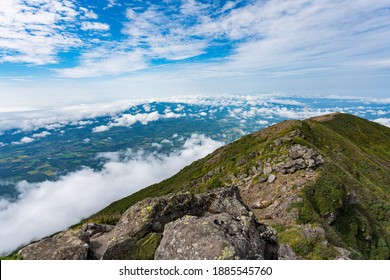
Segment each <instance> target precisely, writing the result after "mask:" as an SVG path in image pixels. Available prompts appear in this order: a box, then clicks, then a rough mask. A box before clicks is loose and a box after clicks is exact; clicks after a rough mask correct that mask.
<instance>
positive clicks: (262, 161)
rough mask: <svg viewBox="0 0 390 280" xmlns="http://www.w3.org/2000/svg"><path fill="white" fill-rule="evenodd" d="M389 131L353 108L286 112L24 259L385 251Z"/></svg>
mask: <svg viewBox="0 0 390 280" xmlns="http://www.w3.org/2000/svg"><path fill="white" fill-rule="evenodd" d="M386 139H388V140H389V141H386ZM388 143H390V130H389V129H388V128H385V127H382V126H380V125H378V124H375V123H371V122H369V121H366V120H364V119H360V118H357V117H355V116H350V115H346V114H332V115H326V116H322V117H318V118H313V119H309V120H305V121H285V122H282V123H279V124H277V125H273V126H270V127H267V128H266V129H264V130H262V131H259V132H256V133H254V134H251V135H247V136H244V137H243V138H241V139H240V140H238V141H236V142H233V143H231V144H229V145H227V146H224V147H222V148H220V149H218V150H216V151H215V152H214V153H212V154H210V155H208V156H207V157H205V158H204V159H201V160H199V161H196V162H194V163H192V164H191V165H189V166H188V167H186V168H184V169H183V170H182V171H181V172H179V173H178V174H176V175H175V176H173V177H171V178H169V179H167V180H164V181H162V182H161V183H159V184H155V185H152V186H150V187H148V188H145V189H143V190H141V191H139V192H138V193H135V194H133V195H131V196H129V197H126V198H124V199H122V200H120V201H117V202H114V203H113V204H111V205H109V206H108V207H106V208H105V209H103V210H102V211H100V212H99V213H97V214H95V215H93V216H92V217H91V218H89V219H88V220H87V221H86V223H85V224H84V225H80V226H79V227H78V228H77V229H75V228H74V229H72V230H68V231H65V232H62V233H60V234H58V235H56V236H54V237H52V238H51V239H52V240H51V239H50V240H42V241H40V242H37V243H34V244H31V245H29V246H27V247H26V248H24V249H22V250H21V251H20V253H21V254H22V255H23V257H24V258H27V259H29V258H38V259H39V258H70V259H78V258H85V255H87V257H86V258H88V259H152V258H156V259H262V258H264V259H275V258H277V259H350V258H353V259H364V258H366V259H388V258H389V257H390V249H389V248H390V233H389V231H388V223H389V222H388V221H390V211H389V209H390V189H389V186H390V176H389V174H390V172H389V171H390V162H389V158H390V157H389V156H390V146H389V144H388ZM167 194H168V195H167ZM243 209H245V210H243ZM106 221H108V222H110V223H113V224H115V226H109V225H105V222H106ZM78 242H79V243H80V244H77V243H78ZM59 243H60V245H59ZM73 244H76V245H74V248H73V249H71V248H72V246H73ZM34 246H35V247H34ZM80 246H81V247H82V248H84V249H83V250H81V247H80ZM252 247H253V248H252ZM85 248H87V250H85ZM39 250H42V251H46V252H45V253H42V254H40V255H39V253H37V252H38V251H39ZM34 251H35V253H33V252H34ZM56 251H60V252H67V253H63V254H62V253H61V254H62V255H61V254H58V253H56Z"/></svg>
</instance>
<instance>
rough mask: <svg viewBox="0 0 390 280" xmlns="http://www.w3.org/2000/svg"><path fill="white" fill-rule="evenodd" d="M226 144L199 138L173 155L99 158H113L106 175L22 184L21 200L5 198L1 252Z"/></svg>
mask: <svg viewBox="0 0 390 280" xmlns="http://www.w3.org/2000/svg"><path fill="white" fill-rule="evenodd" d="M221 145H222V143H220V142H216V141H214V140H212V139H210V138H206V137H205V136H203V135H197V134H194V135H192V136H191V138H189V139H187V140H186V141H185V143H184V145H183V147H182V149H181V150H180V151H177V152H175V153H172V154H169V155H161V154H157V153H154V154H143V153H132V152H131V151H127V152H125V153H124V154H121V153H118V152H115V153H105V154H100V156H101V157H106V158H107V159H109V160H108V161H107V162H106V163H105V164H104V167H103V169H102V170H101V171H94V170H92V169H89V168H84V169H82V170H80V171H77V172H74V173H71V174H68V175H66V176H63V177H61V178H60V179H59V180H58V181H55V182H50V181H45V182H41V183H34V184H32V183H27V182H25V181H22V182H19V183H18V188H19V191H20V192H21V194H20V196H19V199H18V200H17V201H16V202H9V201H6V200H0V205H1V211H0V227H1V229H2V230H1V231H0V252H1V253H2V254H5V253H8V252H11V251H12V250H15V249H16V248H17V247H19V246H21V245H23V244H26V243H28V242H30V241H32V240H35V239H39V238H42V237H44V236H47V235H50V234H52V233H54V232H57V231H60V230H63V229H65V228H67V227H68V226H70V225H72V224H75V223H77V222H79V221H80V220H81V219H82V218H85V217H88V216H89V215H91V214H93V213H95V212H97V211H98V210H100V209H101V208H103V207H104V206H106V205H107V204H109V203H111V202H112V201H115V200H117V199H120V198H122V197H124V196H126V195H129V194H131V193H134V192H135V191H137V190H139V189H141V188H143V187H146V186H148V185H151V184H153V183H156V182H159V181H161V180H163V179H165V178H167V177H170V176H171V175H173V174H175V173H177V172H178V171H179V170H180V169H182V168H183V167H184V166H186V165H188V164H190V163H191V162H193V161H194V160H196V159H199V158H201V157H204V156H206V155H207V154H208V153H210V152H212V151H214V150H215V149H216V148H218V147H220V146H221ZM21 229H23V230H21Z"/></svg>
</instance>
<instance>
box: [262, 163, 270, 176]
mask: <svg viewBox="0 0 390 280" xmlns="http://www.w3.org/2000/svg"><path fill="white" fill-rule="evenodd" d="M271 172H272V167H271V166H268V165H267V166H265V167H264V169H263V173H264V175H268V174H270V173H271Z"/></svg>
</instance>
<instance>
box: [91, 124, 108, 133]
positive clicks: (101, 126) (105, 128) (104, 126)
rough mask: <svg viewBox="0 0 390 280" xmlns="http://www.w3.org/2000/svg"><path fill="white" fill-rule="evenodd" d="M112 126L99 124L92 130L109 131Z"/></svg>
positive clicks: (97, 131)
mask: <svg viewBox="0 0 390 280" xmlns="http://www.w3.org/2000/svg"><path fill="white" fill-rule="evenodd" d="M109 129H110V127H109V126H106V125H99V126H97V127H94V128H93V129H92V132H95V133H99V132H104V131H107V130H109Z"/></svg>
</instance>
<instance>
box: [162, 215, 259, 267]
mask: <svg viewBox="0 0 390 280" xmlns="http://www.w3.org/2000/svg"><path fill="white" fill-rule="evenodd" d="M260 233H261V232H260V231H259V230H258V226H257V224H256V222H255V219H254V218H253V216H250V215H245V216H241V217H234V216H232V215H230V214H228V213H220V214H210V215H206V216H204V217H195V216H185V217H183V218H181V219H179V220H176V221H174V222H172V223H169V224H168V225H166V226H165V230H164V233H163V238H162V240H161V243H160V245H159V247H158V248H157V250H156V252H155V259H158V260H172V259H178V260H199V259H208V260H224V259H229V260H232V259H258V260H262V259H264V253H265V247H266V241H265V240H264V239H263V238H262V237H261V234H260Z"/></svg>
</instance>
